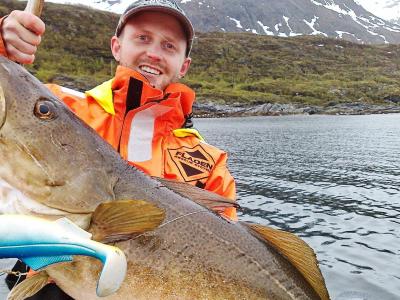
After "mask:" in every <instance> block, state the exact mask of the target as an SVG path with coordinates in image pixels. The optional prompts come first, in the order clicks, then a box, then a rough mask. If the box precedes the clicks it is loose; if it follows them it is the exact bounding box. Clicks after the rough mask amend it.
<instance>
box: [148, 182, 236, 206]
mask: <svg viewBox="0 0 400 300" xmlns="http://www.w3.org/2000/svg"><path fill="white" fill-rule="evenodd" d="M153 178H154V179H156V180H158V181H159V182H161V183H162V184H163V185H164V186H166V187H167V188H169V189H171V190H173V191H174V192H176V193H177V194H179V195H181V196H183V197H185V198H188V199H190V200H192V201H194V202H196V203H197V204H199V205H201V206H203V207H205V208H208V209H210V210H212V211H215V212H217V213H219V214H220V213H223V212H224V211H225V209H226V208H229V207H234V208H240V206H239V204H237V203H236V201H235V200H231V199H228V198H225V197H222V196H220V195H218V194H215V193H212V192H209V191H206V190H203V189H201V188H198V187H196V186H193V185H191V184H188V183H185V182H178V181H172V180H167V179H163V178H157V177H153Z"/></svg>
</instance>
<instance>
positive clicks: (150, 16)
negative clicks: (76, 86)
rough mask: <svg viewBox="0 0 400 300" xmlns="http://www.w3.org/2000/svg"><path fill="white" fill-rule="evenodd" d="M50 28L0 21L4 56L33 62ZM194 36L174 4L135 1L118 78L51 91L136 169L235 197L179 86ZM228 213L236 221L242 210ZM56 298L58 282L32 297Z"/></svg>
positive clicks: (218, 154)
mask: <svg viewBox="0 0 400 300" xmlns="http://www.w3.org/2000/svg"><path fill="white" fill-rule="evenodd" d="M44 31H45V24H44V23H43V22H42V21H41V20H40V19H39V18H37V17H35V16H34V15H31V14H29V13H27V12H23V11H13V12H11V13H10V15H8V16H6V17H4V18H2V19H0V33H1V36H0V37H1V38H0V55H3V56H6V57H8V58H9V59H11V60H13V61H16V62H19V63H23V64H29V63H32V62H33V61H34V60H35V53H36V50H37V47H38V46H39V44H40V42H41V37H42V35H43V33H44ZM193 38H194V31H193V27H192V24H191V22H190V20H189V19H188V18H187V17H186V15H185V13H184V12H183V11H182V9H181V8H180V7H179V6H178V5H177V4H176V3H175V2H174V1H168V0H147V1H146V0H139V1H136V2H134V3H132V4H131V5H130V6H129V7H128V8H127V9H126V11H125V12H124V13H123V14H122V15H121V17H120V20H119V23H118V25H117V28H116V32H115V35H114V36H113V37H112V38H111V51H112V53H113V55H114V58H115V59H116V61H117V62H118V64H119V65H118V67H117V70H116V73H115V76H114V78H112V79H110V80H109V81H107V82H104V83H103V84H101V85H99V86H97V87H95V88H94V89H92V90H90V91H86V92H84V93H82V92H78V91H75V90H71V89H67V88H63V87H61V86H58V85H54V84H49V85H48V87H49V88H50V89H51V90H52V92H53V93H54V94H56V95H57V96H58V97H59V98H60V99H62V100H63V101H64V103H65V104H67V105H68V106H69V107H70V109H71V110H72V111H73V112H74V113H75V114H76V115H78V116H79V117H80V118H81V119H82V120H83V121H84V122H86V123H87V124H88V125H89V126H91V127H92V128H93V129H95V130H96V131H97V132H98V134H99V135H100V136H102V137H103V138H104V139H105V140H106V141H108V142H109V143H110V144H111V145H112V146H113V147H114V148H115V150H116V151H118V152H119V153H120V154H121V156H122V157H123V158H124V159H126V160H127V161H128V162H129V163H130V164H131V165H133V166H135V167H137V168H139V169H141V170H142V171H144V172H145V173H147V174H149V175H151V176H157V177H162V178H167V179H171V180H176V181H182V182H187V183H189V184H192V185H195V186H197V187H200V188H203V189H206V190H209V191H212V192H215V193H217V194H220V195H222V196H225V197H228V198H231V199H234V198H235V182H234V180H233V178H232V176H231V175H230V173H229V171H228V169H227V166H226V160H227V155H226V153H225V152H223V151H221V150H219V149H217V148H215V147H213V146H211V145H209V144H207V143H205V142H204V141H203V139H202V137H201V136H200V134H199V133H198V132H197V131H196V130H195V129H193V128H191V127H192V120H191V118H192V104H193V102H194V98H195V95H194V92H193V91H192V90H191V89H190V88H189V87H187V86H185V85H183V84H181V83H179V80H180V79H181V78H182V77H183V76H185V74H186V73H187V72H188V70H189V67H190V63H191V59H190V57H189V55H190V51H191V48H192V42H193ZM224 215H225V217H228V218H231V219H236V210H235V209H234V208H230V209H227V210H225V212H224ZM46 293H49V294H46ZM50 298H51V299H68V297H67V296H66V295H63V294H62V293H60V291H59V290H58V289H57V288H54V287H52V285H48V286H47V288H45V289H44V290H42V291H41V292H39V294H38V295H36V296H34V297H33V298H32V299H50Z"/></svg>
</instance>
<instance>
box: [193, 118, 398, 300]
mask: <svg viewBox="0 0 400 300" xmlns="http://www.w3.org/2000/svg"><path fill="white" fill-rule="evenodd" d="M196 125H197V128H198V129H200V131H201V133H202V134H203V135H204V136H205V137H206V139H207V141H208V142H210V143H211V144H214V145H217V146H219V147H220V148H223V149H228V150H229V154H230V163H229V165H230V169H231V171H232V173H233V174H234V176H235V178H236V179H237V186H238V191H239V194H238V199H239V201H240V204H241V206H242V207H243V211H242V212H241V215H240V217H241V219H243V220H248V221H252V222H258V223H261V224H265V225H272V226H276V227H279V228H281V229H284V230H288V231H291V232H293V233H296V234H298V235H299V236H301V237H303V238H304V239H305V240H306V241H307V242H308V243H309V244H310V245H311V246H312V247H313V248H314V249H315V250H316V253H317V256H318V259H319V261H320V263H321V269H322V271H323V273H324V275H325V277H326V280H327V285H328V289H329V290H330V292H331V296H332V297H333V298H335V297H339V296H340V295H341V294H343V293H345V294H346V293H347V292H348V291H360V292H363V293H365V294H366V295H368V297H369V298H368V299H400V267H399V262H400V247H399V245H400V221H399V220H400V184H399V182H400V160H399V157H400V135H399V134H398V133H399V132H400V115H375V116H294V117H267V118H236V119H216V120H211V121H210V120H197V123H196ZM215 128H218V132H219V133H220V134H218V135H217V134H216V130H215ZM238 141H239V142H238ZM340 297H341V296H340Z"/></svg>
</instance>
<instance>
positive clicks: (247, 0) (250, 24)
mask: <svg viewBox="0 0 400 300" xmlns="http://www.w3.org/2000/svg"><path fill="white" fill-rule="evenodd" d="M51 1H56V2H71V3H79V1H78V0H51ZM356 1H366V0H356ZM382 1H391V2H395V1H396V0H382ZM131 2H132V1H131V0H87V1H85V2H84V3H85V5H89V6H92V7H95V8H98V9H104V10H108V11H112V12H116V13H122V12H123V11H124V9H125V8H126V7H127V6H128V5H129V4H130V3H131ZM178 2H180V5H181V6H182V7H183V8H184V9H185V11H186V12H187V14H188V15H189V17H190V18H191V20H192V21H193V23H194V26H195V28H196V30H197V31H200V32H210V31H227V32H252V33H257V34H265V35H273V36H296V35H302V34H306V35H323V36H326V37H333V38H343V39H346V40H350V41H354V42H358V43H367V44H368V43H400V25H395V24H392V23H390V22H388V21H385V20H383V19H381V18H379V17H376V16H374V15H373V14H372V13H370V12H368V11H366V10H365V9H364V8H363V7H362V6H361V5H359V4H358V2H355V1H353V0H280V1H277V0H263V1H259V0H229V1H221V0H180V1H178ZM396 2H397V1H396ZM81 3H82V2H81Z"/></svg>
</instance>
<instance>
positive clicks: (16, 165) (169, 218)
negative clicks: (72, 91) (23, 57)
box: [0, 58, 329, 300]
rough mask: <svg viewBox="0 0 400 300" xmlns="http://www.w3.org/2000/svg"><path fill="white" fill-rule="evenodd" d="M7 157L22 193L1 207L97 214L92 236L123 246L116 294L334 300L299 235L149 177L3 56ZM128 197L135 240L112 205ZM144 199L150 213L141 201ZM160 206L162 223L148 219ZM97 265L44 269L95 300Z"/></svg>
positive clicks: (2, 175)
mask: <svg viewBox="0 0 400 300" xmlns="http://www.w3.org/2000/svg"><path fill="white" fill-rule="evenodd" d="M0 161H1V165H0V179H1V180H3V181H4V182H7V184H9V185H10V186H12V187H13V188H14V189H15V190H17V191H19V192H20V193H21V196H20V197H17V200H15V201H14V204H13V205H5V203H4V202H7V201H8V200H7V197H6V198H5V199H0V202H3V204H2V205H0V209H1V207H3V213H9V212H10V211H7V209H6V208H8V209H9V210H14V211H11V212H13V213H24V214H33V215H40V216H41V217H47V218H50V219H51V218H55V217H59V216H60V215H63V216H67V217H71V218H72V219H73V220H74V222H75V221H76V220H79V219H80V218H82V219H84V218H88V217H89V219H91V222H90V224H89V223H88V222H77V223H78V224H86V225H82V226H83V227H85V226H86V227H87V228H83V229H87V230H89V231H90V232H91V233H92V234H93V237H94V239H95V240H97V241H101V242H108V243H113V244H114V245H116V246H117V247H118V248H120V249H121V250H123V251H124V253H125V255H126V257H127V260H128V270H127V277H126V280H125V281H124V283H123V284H122V286H121V288H120V289H119V290H118V292H117V293H116V294H114V295H111V296H109V297H108V298H107V299H280V300H282V299H329V295H328V292H327V290H326V287H325V283H324V279H323V277H322V274H321V272H320V270H319V267H318V262H317V260H316V258H315V254H314V252H313V251H312V249H311V248H310V247H309V246H308V245H307V244H306V243H304V242H303V241H302V240H301V239H299V238H297V237H296V236H294V235H292V234H290V233H287V232H283V231H279V230H276V229H272V228H268V227H265V226H261V225H256V224H248V223H244V222H232V221H229V220H226V219H224V218H223V217H221V216H220V215H219V214H218V213H216V212H215V210H216V209H217V208H220V207H224V206H232V205H234V204H232V203H231V202H232V201H230V200H228V199H225V198H222V197H220V196H218V195H215V194H213V193H210V192H207V191H204V190H201V189H199V188H196V187H193V186H191V185H188V184H185V183H177V182H171V181H166V180H162V179H154V178H151V177H149V176H147V175H145V174H143V173H142V172H141V171H139V170H137V169H135V168H134V167H132V166H130V165H129V164H128V163H127V162H126V161H124V160H123V159H122V158H121V157H120V155H119V154H118V153H117V152H116V151H115V150H114V149H113V148H112V147H111V146H110V145H109V144H108V143H107V142H105V141H104V140H103V139H102V138H101V137H100V136H98V134H97V133H96V132H95V131H94V130H92V129H91V128H90V127H89V126H87V125H86V124H84V123H83V122H82V121H80V120H79V119H78V118H77V117H76V116H75V115H74V114H73V113H72V112H71V111H70V110H69V109H68V108H67V107H66V106H65V105H64V104H63V103H62V102H60V101H59V100H58V99H57V98H56V97H55V96H54V95H52V94H51V93H50V91H49V90H48V89H47V88H46V87H45V86H43V85H42V84H41V83H40V82H39V81H38V80H37V79H36V78H35V77H34V76H32V75H31V74H29V73H28V72H27V71H26V70H25V69H24V68H22V67H21V66H19V65H17V64H15V63H13V62H10V61H8V60H7V59H5V58H0ZM128 200H129V201H131V202H132V203H134V204H132V205H128V206H126V207H132V206H133V208H132V210H133V211H136V212H137V216H136V217H134V218H132V217H130V218H129V220H131V219H134V221H136V222H137V224H136V225H134V226H133V227H135V226H136V228H135V229H136V234H133V235H132V234H128V231H130V229H126V230H122V231H120V230H119V228H118V227H119V226H120V225H121V223H124V224H125V221H123V222H122V221H121V220H122V219H123V213H124V211H125V210H126V209H127V208H124V209H121V210H114V209H113V207H114V206H115V205H114V204H115V203H118V202H119V201H128ZM138 202H139V203H141V204H140V205H137V207H136V204H135V203H138ZM27 203H30V204H29V205H28V204H27ZM147 204H149V205H150V206H151V207H153V208H150V209H149V211H150V212H149V211H147V210H146V209H143V208H142V207H143V206H144V207H146V205H147ZM99 205H102V206H103V205H104V206H105V207H104V208H103V209H101V210H99V209H97V208H98V207H99ZM113 205H114V206H113ZM43 208H46V209H43ZM95 211H96V212H95ZM154 211H155V212H154ZM157 211H160V214H158V218H160V219H161V221H159V222H156V223H155V224H152V225H151V224H150V225H149V224H148V223H151V222H152V220H153V219H154V218H157V217H155V216H154V215H157ZM144 219H145V221H143V220H144ZM129 220H127V221H126V222H128V221H129ZM99 222H101V224H102V225H98V224H99ZM160 222H161V224H160V225H159V223H160ZM100 271H101V264H100V263H98V262H97V261H96V260H94V259H91V258H86V257H75V258H74V261H73V262H70V263H60V264H57V265H54V266H50V267H48V268H46V269H45V272H47V273H48V274H49V275H50V277H51V278H52V279H53V280H54V281H55V282H56V283H57V285H58V286H60V287H61V288H62V289H63V290H64V291H65V292H66V293H67V294H69V295H71V296H72V297H73V298H75V299H85V300H89V299H96V295H95V290H96V280H97V278H98V274H99V272H100ZM28 280H29V279H28Z"/></svg>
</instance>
